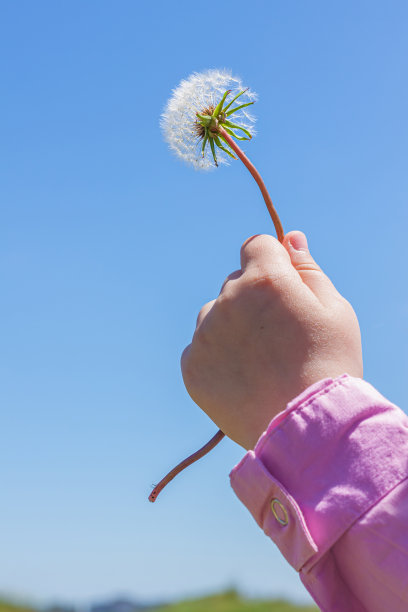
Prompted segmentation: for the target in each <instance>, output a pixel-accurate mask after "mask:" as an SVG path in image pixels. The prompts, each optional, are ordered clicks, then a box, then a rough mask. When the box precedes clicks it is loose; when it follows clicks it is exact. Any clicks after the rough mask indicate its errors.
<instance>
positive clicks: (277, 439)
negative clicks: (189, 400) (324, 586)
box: [230, 374, 408, 571]
mask: <svg viewBox="0 0 408 612" xmlns="http://www.w3.org/2000/svg"><path fill="white" fill-rule="evenodd" d="M396 447H398V449H399V450H398V453H396V452H395V448H396ZM404 456H405V457H407V456H408V418H407V416H406V415H405V414H404V413H403V412H402V411H401V410H400V409H399V408H397V407H396V406H394V405H393V404H391V403H390V402H389V401H387V400H386V399H385V398H384V397H383V396H382V395H381V394H380V393H378V392H377V391H376V390H375V389H374V388H373V387H372V386H371V385H370V384H368V383H367V382H365V381H363V380H361V379H358V378H352V377H350V376H348V375H346V374H345V375H343V376H340V377H339V378H336V379H334V380H333V379H325V380H322V381H320V382H319V383H316V384H315V385H312V386H311V387H309V388H308V389H307V390H306V391H304V392H303V393H302V394H301V395H299V396H298V397H297V398H296V399H294V400H293V401H292V402H290V403H289V404H288V406H287V408H286V409H285V410H284V411H283V412H281V413H279V414H278V415H277V416H276V417H275V418H274V419H273V420H272V421H271V423H270V424H269V427H268V429H267V430H266V432H264V433H263V434H262V436H261V437H260V438H259V440H258V442H257V444H256V446H255V449H254V450H253V451H249V452H248V453H246V455H245V456H244V457H243V459H242V460H241V461H240V463H239V464H238V465H237V466H235V468H234V469H233V470H232V472H231V474H230V479H231V485H232V488H233V489H234V491H235V493H236V494H237V496H238V497H239V499H240V500H241V501H242V502H243V503H244V504H245V506H246V507H247V508H248V510H249V511H250V512H251V514H252V515H253V517H254V519H255V520H256V521H257V523H258V525H259V526H260V527H261V528H262V529H263V530H264V532H265V533H266V535H268V536H269V537H270V538H271V539H272V540H273V541H274V542H275V544H276V545H277V546H278V548H279V549H280V551H281V552H282V554H283V555H284V557H285V558H286V559H287V561H288V562H289V563H290V564H291V565H292V566H293V567H294V568H295V569H296V570H298V571H300V569H302V568H304V567H305V566H307V569H309V568H311V567H312V566H313V565H314V564H315V563H316V562H317V561H318V559H319V558H320V557H321V556H322V555H323V554H324V553H325V552H326V551H327V550H328V549H329V548H330V547H331V546H333V544H334V543H335V542H336V541H337V539H338V538H339V537H340V536H341V535H342V534H343V533H344V532H345V531H346V530H347V529H348V528H349V527H350V526H351V525H352V524H353V523H354V522H355V521H356V520H357V519H358V518H359V517H360V516H361V515H362V514H363V513H365V512H366V511H367V510H368V509H369V508H370V507H371V506H372V505H374V504H375V503H376V502H377V501H378V500H379V499H381V497H383V496H384V495H386V494H387V493H388V492H389V491H390V490H392V489H393V488H394V487H395V486H396V485H397V484H398V483H399V482H400V481H401V480H403V479H404V478H406V470H405V465H404V461H403V460H402V459H401V457H404Z"/></svg>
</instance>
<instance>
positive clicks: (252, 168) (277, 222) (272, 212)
mask: <svg viewBox="0 0 408 612" xmlns="http://www.w3.org/2000/svg"><path fill="white" fill-rule="evenodd" d="M218 132H219V134H220V135H221V136H222V137H223V138H224V141H226V142H227V143H228V145H229V146H230V147H231V149H232V150H233V151H234V153H235V154H236V155H237V157H239V159H240V160H241V161H242V163H243V164H244V165H245V166H246V167H247V168H248V170H249V172H250V173H251V174H252V176H253V177H254V179H255V181H256V182H257V184H258V187H259V189H260V190H261V193H262V196H263V199H264V200H265V204H266V207H267V209H268V212H269V214H270V215H271V218H272V222H273V224H274V226H275V231H276V235H277V237H278V240H279V242H282V240H283V238H284V236H285V234H284V233H283V227H282V223H281V220H280V219H279V216H278V213H277V212H276V210H275V207H274V205H273V203H272V199H271V196H270V195H269V193H268V190H267V189H266V187H265V183H264V182H263V180H262V178H261V175H260V174H259V172H258V170H257V169H256V168H255V166H254V164H253V163H252V162H251V161H250V160H249V159H248V158H247V156H246V155H245V153H244V152H243V151H242V150H241V149H240V147H239V146H238V145H237V143H236V142H235V140H234V139H233V138H231V136H230V135H229V134H228V133H227V132H226V130H224V128H222V127H221V126H219V128H218Z"/></svg>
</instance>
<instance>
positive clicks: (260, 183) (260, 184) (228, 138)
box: [149, 126, 285, 502]
mask: <svg viewBox="0 0 408 612" xmlns="http://www.w3.org/2000/svg"><path fill="white" fill-rule="evenodd" d="M218 133H219V134H220V135H221V136H222V137H223V139H224V141H225V142H227V143H228V145H229V146H230V147H231V149H232V150H233V151H234V153H236V155H237V157H239V159H240V160H241V161H242V163H243V164H244V165H245V166H246V167H247V168H248V170H249V172H250V173H251V174H252V176H253V177H254V179H255V181H256V183H257V185H258V187H259V189H260V190H261V193H262V196H263V199H264V200H265V204H266V207H267V209H268V212H269V214H270V215H271V218H272V222H273V224H274V226H275V231H276V235H277V237H278V240H279V242H282V241H283V238H284V236H285V234H284V233H283V227H282V223H281V221H280V219H279V216H278V213H277V212H276V210H275V207H274V205H273V203H272V199H271V196H270V195H269V193H268V190H267V189H266V187H265V183H264V182H263V180H262V178H261V175H260V174H259V172H258V170H257V169H256V168H255V166H254V164H253V163H252V162H251V161H250V160H249V159H248V157H247V156H246V155H245V153H244V152H243V151H242V150H241V149H240V147H239V146H238V145H237V143H236V142H235V141H234V140H233V139H232V138H231V136H230V135H229V134H228V133H227V132H226V131H225V130H224V129H223V128H222V127H221V126H219V127H218ZM224 436H225V434H224V433H223V432H222V431H221V429H219V430H218V431H217V433H216V434H215V436H214V437H212V438H211V440H210V441H209V442H207V444H205V445H204V446H203V447H202V448H200V450H198V451H196V452H195V453H193V454H192V455H190V456H189V457H187V459H184V461H181V463H179V464H178V465H176V467H175V468H173V469H172V470H171V471H170V472H169V473H168V474H167V475H166V476H165V477H164V478H162V480H161V481H160V482H159V484H158V485H156V486H155V487H154V489H153V491H152V492H151V493H150V495H149V501H151V502H154V501H156V499H157V496H158V495H159V493H160V491H162V490H163V489H164V487H165V486H166V485H167V484H168V483H169V482H170V481H171V480H173V478H174V477H175V476H177V474H179V473H180V472H181V471H182V470H184V469H185V468H186V467H188V466H189V465H191V464H192V463H194V462H195V461H198V459H201V457H204V455H206V454H207V453H209V452H210V450H212V449H213V448H214V446H216V445H217V444H218V443H219V442H221V440H222V439H223V437H224Z"/></svg>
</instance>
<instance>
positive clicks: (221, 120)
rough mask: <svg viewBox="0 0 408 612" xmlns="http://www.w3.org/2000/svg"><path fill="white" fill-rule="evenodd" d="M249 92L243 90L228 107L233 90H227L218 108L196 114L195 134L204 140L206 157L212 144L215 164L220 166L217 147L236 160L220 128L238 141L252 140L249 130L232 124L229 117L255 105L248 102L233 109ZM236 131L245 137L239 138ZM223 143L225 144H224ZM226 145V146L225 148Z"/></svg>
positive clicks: (211, 107)
mask: <svg viewBox="0 0 408 612" xmlns="http://www.w3.org/2000/svg"><path fill="white" fill-rule="evenodd" d="M246 91H247V90H246V89H243V90H242V91H240V92H239V93H238V94H237V95H236V96H235V97H234V98H233V99H232V100H231V101H230V102H229V104H227V105H226V106H224V104H225V103H226V100H227V97H228V95H229V94H230V93H231V89H227V91H226V92H225V93H224V95H223V96H222V98H221V100H220V101H219V102H218V104H217V106H215V107H214V106H208V107H207V108H204V109H203V110H202V111H201V113H196V116H197V120H196V123H195V132H196V134H197V136H198V138H200V139H201V140H202V146H201V151H202V155H203V157H204V152H205V147H206V146H207V145H208V143H209V144H210V147H211V152H212V156H213V158H214V163H215V165H216V166H218V162H217V156H216V153H215V147H218V148H219V149H221V150H222V151H224V153H227V154H228V155H229V156H230V157H232V158H233V159H236V157H235V155H234V154H233V153H232V152H231V149H230V147H229V145H228V142H227V141H226V140H225V138H224V137H223V135H222V134H221V133H220V127H222V128H223V129H224V130H225V131H226V132H227V134H229V135H230V136H232V137H233V138H235V139H236V140H250V139H251V138H252V136H251V134H250V133H249V132H248V130H247V129H245V128H244V127H242V126H241V125H237V124H236V123H232V122H231V121H229V117H230V116H231V115H233V114H234V113H235V112H236V111H239V110H241V109H242V108H245V107H246V106H250V105H251V104H254V102H247V103H246V104H241V105H239V106H235V107H234V108H231V106H232V104H234V102H235V100H237V99H238V98H239V97H240V96H242V94H243V93H245V92H246ZM235 130H239V131H240V132H243V134H245V136H239V135H238V134H236V133H235ZM221 141H222V142H223V143H224V144H222V143H221ZM224 145H225V146H224Z"/></svg>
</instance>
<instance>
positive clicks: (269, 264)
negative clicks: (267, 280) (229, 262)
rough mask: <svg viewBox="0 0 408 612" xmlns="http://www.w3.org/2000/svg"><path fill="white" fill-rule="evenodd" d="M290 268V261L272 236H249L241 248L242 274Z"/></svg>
mask: <svg viewBox="0 0 408 612" xmlns="http://www.w3.org/2000/svg"><path fill="white" fill-rule="evenodd" d="M282 266H284V267H286V268H287V267H288V266H290V259H289V258H288V255H287V252H286V251H285V249H284V248H283V247H282V245H281V244H280V242H279V241H278V240H277V239H276V238H274V237H273V236H269V235H267V234H261V235H257V236H251V238H248V240H246V241H245V242H244V244H243V245H242V247H241V269H242V272H245V271H246V270H249V269H250V268H255V269H257V270H260V269H265V270H270V271H271V270H272V269H273V268H276V267H282Z"/></svg>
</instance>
